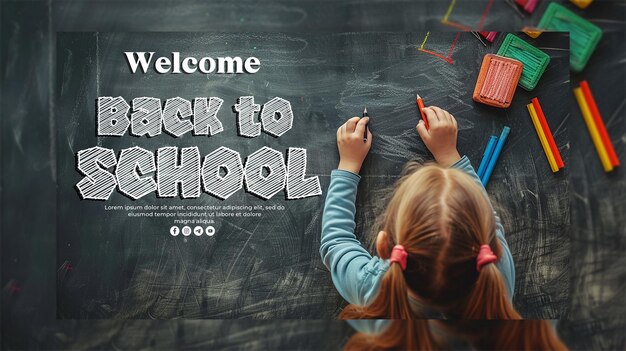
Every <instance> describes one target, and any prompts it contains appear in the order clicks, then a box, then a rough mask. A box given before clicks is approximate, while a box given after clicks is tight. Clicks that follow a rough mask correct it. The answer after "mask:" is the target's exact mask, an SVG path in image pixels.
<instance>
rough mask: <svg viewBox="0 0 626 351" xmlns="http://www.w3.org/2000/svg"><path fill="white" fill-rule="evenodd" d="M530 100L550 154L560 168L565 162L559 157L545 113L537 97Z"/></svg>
mask: <svg viewBox="0 0 626 351" xmlns="http://www.w3.org/2000/svg"><path fill="white" fill-rule="evenodd" d="M530 101H531V102H532V103H533V107H534V108H535V112H537V118H539V123H541V129H543V134H545V135H546V139H547V140H548V145H550V150H551V151H552V155H554V160H555V161H556V165H557V167H559V169H561V168H563V166H565V164H564V163H563V159H562V158H561V153H560V152H559V148H558V147H556V143H555V142H554V136H553V135H552V131H550V126H548V121H547V120H546V115H544V114H543V110H542V109H541V105H540V104H539V100H538V99H537V98H532V99H531V100H530Z"/></svg>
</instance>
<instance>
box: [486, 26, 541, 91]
mask: <svg viewBox="0 0 626 351" xmlns="http://www.w3.org/2000/svg"><path fill="white" fill-rule="evenodd" d="M498 55H500V56H504V57H508V58H512V59H516V60H518V61H520V62H522V63H523V64H524V70H523V71H522V76H521V77H520V80H519V86H521V87H522V88H524V89H526V90H528V91H530V90H533V89H535V87H536V86H537V83H539V79H540V78H541V76H542V75H543V72H545V70H546V67H548V63H550V56H549V55H548V54H546V53H545V52H543V51H541V50H539V49H537V48H536V47H534V46H533V45H531V44H529V43H528V42H526V40H524V39H522V38H520V37H518V36H517V35H515V34H512V33H509V34H507V36H506V38H505V39H504V41H503V42H502V45H500V49H498Z"/></svg>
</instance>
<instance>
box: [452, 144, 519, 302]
mask: <svg viewBox="0 0 626 351" xmlns="http://www.w3.org/2000/svg"><path fill="white" fill-rule="evenodd" d="M450 168H456V169H459V170H461V171H463V172H465V173H467V175H469V176H470V177H471V178H472V179H474V181H475V182H476V183H477V184H478V185H480V187H481V188H482V189H483V190H485V188H484V186H483V183H482V182H481V181H480V178H479V177H478V174H476V171H474V167H472V164H471V163H470V161H469V159H468V158H467V156H463V157H462V158H461V159H460V160H458V161H457V162H455V163H454V164H453V165H451V166H450ZM486 193H487V191H486V190H485V194H486ZM493 215H494V217H495V221H496V237H497V238H498V240H500V245H501V246H502V257H500V259H499V260H498V262H497V263H496V266H497V267H498V269H499V270H500V272H501V273H502V275H503V276H504V279H505V282H506V287H507V291H508V293H509V299H510V300H512V299H513V294H514V291H515V265H514V262H513V256H511V250H510V249H509V244H508V243H507V242H506V238H505V237H504V227H503V226H502V221H501V220H500V217H499V216H498V214H497V213H496V211H493Z"/></svg>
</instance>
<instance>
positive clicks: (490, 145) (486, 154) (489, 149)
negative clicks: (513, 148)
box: [477, 135, 498, 179]
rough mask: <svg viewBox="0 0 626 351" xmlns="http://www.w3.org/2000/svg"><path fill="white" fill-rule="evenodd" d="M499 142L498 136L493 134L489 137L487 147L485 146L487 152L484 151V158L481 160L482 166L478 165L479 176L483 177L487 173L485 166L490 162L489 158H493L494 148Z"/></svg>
mask: <svg viewBox="0 0 626 351" xmlns="http://www.w3.org/2000/svg"><path fill="white" fill-rule="evenodd" d="M497 142H498V137H497V136H495V135H492V136H490V137H489V141H488V142H487V147H486V148H485V152H484V153H483V159H482V160H481V161H480V166H478V172H477V174H478V178H480V179H482V178H483V175H484V174H485V168H487V165H488V164H489V160H490V159H491V155H493V150H495V148H496V143H497Z"/></svg>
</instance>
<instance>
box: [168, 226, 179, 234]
mask: <svg viewBox="0 0 626 351" xmlns="http://www.w3.org/2000/svg"><path fill="white" fill-rule="evenodd" d="M179 233H180V229H179V228H178V227H177V226H172V227H171V228H170V234H172V236H176V235H178V234H179Z"/></svg>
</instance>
